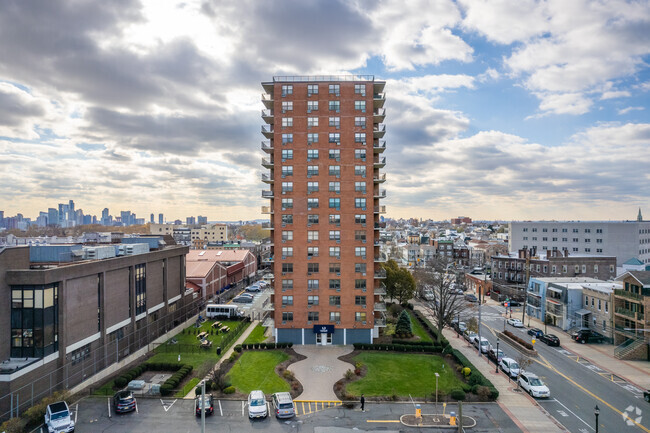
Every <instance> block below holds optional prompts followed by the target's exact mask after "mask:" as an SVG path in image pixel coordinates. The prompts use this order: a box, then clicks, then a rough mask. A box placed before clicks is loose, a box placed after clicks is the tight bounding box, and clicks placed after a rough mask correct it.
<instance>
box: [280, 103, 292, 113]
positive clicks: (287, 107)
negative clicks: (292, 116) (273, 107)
mask: <svg viewBox="0 0 650 433" xmlns="http://www.w3.org/2000/svg"><path fill="white" fill-rule="evenodd" d="M285 111H293V101H282V112H283V113H284V112H285Z"/></svg>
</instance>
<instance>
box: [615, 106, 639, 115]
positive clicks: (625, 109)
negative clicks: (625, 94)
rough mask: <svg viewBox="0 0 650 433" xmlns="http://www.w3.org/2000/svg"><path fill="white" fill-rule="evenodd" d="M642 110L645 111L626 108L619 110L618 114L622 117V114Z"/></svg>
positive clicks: (636, 108) (637, 108)
mask: <svg viewBox="0 0 650 433" xmlns="http://www.w3.org/2000/svg"><path fill="white" fill-rule="evenodd" d="M643 110H645V107H626V108H621V109H620V110H618V114H620V115H623V114H627V113H629V112H631V111H643Z"/></svg>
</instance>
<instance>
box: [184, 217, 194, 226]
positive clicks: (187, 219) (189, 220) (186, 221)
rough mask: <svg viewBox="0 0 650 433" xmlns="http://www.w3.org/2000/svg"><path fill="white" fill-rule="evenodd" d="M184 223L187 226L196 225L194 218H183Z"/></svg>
mask: <svg viewBox="0 0 650 433" xmlns="http://www.w3.org/2000/svg"><path fill="white" fill-rule="evenodd" d="M185 223H186V224H187V225H188V226H193V225H194V224H196V218H194V217H193V216H191V217H187V218H185Z"/></svg>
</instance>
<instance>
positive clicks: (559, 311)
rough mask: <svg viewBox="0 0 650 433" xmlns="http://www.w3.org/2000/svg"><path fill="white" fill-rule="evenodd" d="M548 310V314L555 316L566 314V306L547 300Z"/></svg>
mask: <svg viewBox="0 0 650 433" xmlns="http://www.w3.org/2000/svg"><path fill="white" fill-rule="evenodd" d="M546 312H547V313H548V314H551V315H553V316H557V317H562V316H564V306H563V305H556V304H552V303H550V302H547V303H546Z"/></svg>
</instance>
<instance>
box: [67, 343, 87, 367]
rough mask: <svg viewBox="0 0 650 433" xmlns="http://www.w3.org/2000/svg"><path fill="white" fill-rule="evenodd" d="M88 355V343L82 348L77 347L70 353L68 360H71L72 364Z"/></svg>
mask: <svg viewBox="0 0 650 433" xmlns="http://www.w3.org/2000/svg"><path fill="white" fill-rule="evenodd" d="M89 357H90V344H86V345H85V346H83V347H82V348H80V349H77V350H75V351H73V352H72V353H71V354H70V361H71V362H72V365H75V364H78V363H80V362H81V361H83V360H84V359H86V358H89Z"/></svg>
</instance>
